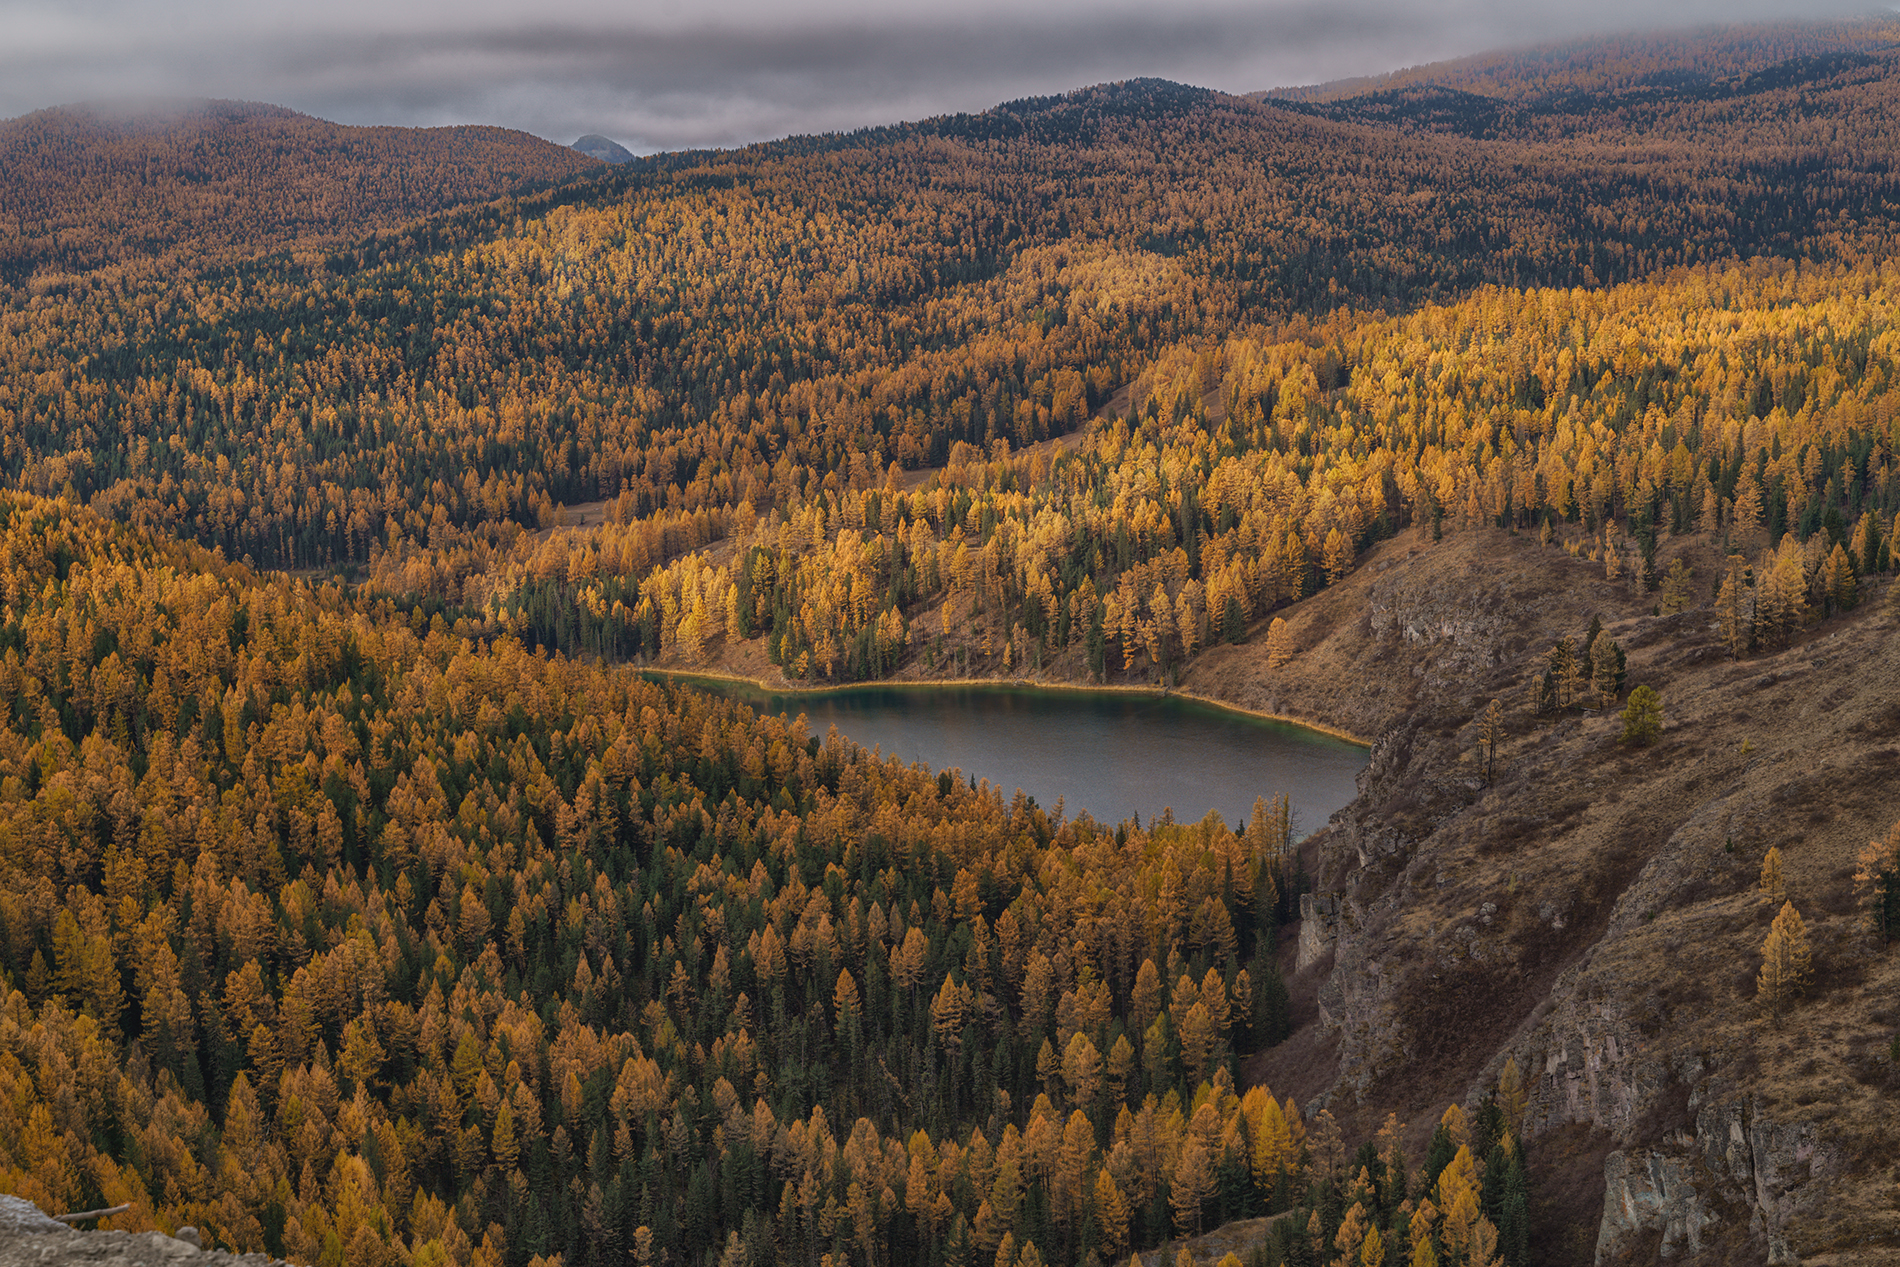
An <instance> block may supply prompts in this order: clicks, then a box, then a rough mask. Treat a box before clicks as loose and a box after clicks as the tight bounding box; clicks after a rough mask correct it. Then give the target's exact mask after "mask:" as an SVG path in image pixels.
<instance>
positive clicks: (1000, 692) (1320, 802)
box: [679, 679, 1366, 831]
mask: <svg viewBox="0 0 1900 1267" xmlns="http://www.w3.org/2000/svg"><path fill="white" fill-rule="evenodd" d="M679 680H680V681H682V682H684V683H685V684H687V685H691V686H694V687H697V688H700V689H703V690H708V691H712V692H714V693H716V694H719V695H724V696H726V697H728V698H732V699H737V700H740V701H743V702H744V703H746V704H749V705H751V706H752V707H753V708H754V709H757V710H758V711H760V712H763V713H786V714H789V715H791V716H794V717H795V716H797V715H798V714H799V713H804V714H805V716H806V718H807V720H808V724H809V726H810V729H811V733H812V734H814V735H823V734H824V733H825V731H826V730H827V729H828V728H830V727H832V726H836V727H837V728H838V730H839V732H840V733H842V734H844V735H846V736H847V737H849V738H851V739H853V740H855V741H856V742H858V743H860V744H862V745H863V746H865V747H867V748H870V747H876V748H878V749H880V750H881V751H882V752H883V754H884V755H885V756H887V757H889V756H896V757H899V758H901V759H902V760H904V761H905V762H907V763H908V762H916V761H921V762H923V763H924V764H925V765H927V766H929V767H930V768H931V769H933V770H936V769H943V768H945V767H952V766H954V767H957V768H959V769H961V770H962V771H963V772H964V773H965V774H966V775H973V776H975V777H977V778H979V779H988V780H989V781H990V782H991V783H993V784H997V785H1000V787H1001V788H1002V789H1003V793H1004V795H1005V796H1006V797H1007V796H1008V795H1009V794H1010V793H1011V792H1013V791H1014V790H1015V789H1016V788H1021V789H1022V790H1023V791H1024V792H1026V793H1027V794H1028V795H1030V796H1033V797H1035V798H1036V802H1037V803H1038V804H1039V805H1042V806H1044V807H1045V808H1050V809H1053V808H1054V806H1055V803H1056V799H1057V798H1058V797H1061V798H1062V799H1063V802H1064V805H1065V807H1066V809H1067V811H1068V813H1069V815H1070V816H1071V817H1074V816H1075V815H1076V814H1077V813H1079V812H1081V811H1082V810H1087V811H1088V812H1089V813H1090V814H1092V815H1093V816H1094V817H1095V818H1097V819H1098V820H1101V821H1103V822H1109V823H1114V822H1120V821H1121V820H1123V819H1125V818H1128V817H1130V816H1132V815H1136V814H1139V815H1140V816H1141V819H1142V821H1143V822H1147V821H1149V820H1150V819H1152V818H1153V817H1155V816H1156V815H1157V814H1159V813H1160V812H1161V810H1162V809H1163V808H1164V807H1167V808H1171V809H1172V810H1173V811H1174V816H1175V818H1176V819H1178V820H1180V821H1183V822H1191V821H1195V820H1198V819H1200V818H1201V817H1203V816H1204V815H1205V814H1206V813H1207V811H1208V810H1210V809H1212V810H1218V811H1220V815H1221V817H1222V818H1223V819H1225V820H1226V821H1227V822H1228V823H1229V824H1235V823H1238V822H1240V821H1241V820H1242V819H1244V818H1246V817H1247V815H1248V814H1249V813H1250V812H1251V810H1252V808H1253V802H1254V798H1255V797H1256V796H1267V797H1271V796H1272V795H1274V794H1275V793H1277V792H1286V793H1288V794H1289V795H1290V796H1291V797H1292V799H1293V807H1294V812H1295V813H1296V815H1297V816H1298V821H1299V824H1300V825H1301V826H1302V827H1303V828H1304V829H1305V830H1307V831H1311V830H1312V829H1314V828H1317V827H1319V826H1320V825H1322V824H1323V823H1325V821H1326V819H1327V818H1328V817H1329V816H1331V814H1332V813H1333V811H1334V810H1336V809H1338V808H1339V807H1340V806H1342V805H1344V804H1345V803H1346V802H1347V801H1350V800H1351V799H1352V798H1353V795H1354V794H1355V791H1356V789H1355V787H1354V782H1353V780H1354V776H1356V775H1357V774H1358V773H1359V771H1360V769H1361V768H1363V767H1364V765H1365V763H1366V750H1365V749H1364V748H1362V747H1360V746H1359V745H1357V744H1352V743H1347V742H1346V741H1344V740H1342V739H1335V738H1333V737H1331V736H1329V735H1322V734H1319V733H1318V732H1316V731H1311V730H1307V729H1305V728H1304V727H1301V726H1294V725H1290V724H1287V723H1285V722H1273V721H1266V720H1263V719H1260V718H1255V717H1248V716H1246V715H1244V714H1239V713H1232V712H1228V711H1226V710H1225V709H1219V708H1214V707H1211V706H1209V705H1206V704H1201V703H1197V702H1195V701H1193V700H1186V699H1182V698H1180V697H1179V696H1161V695H1143V694H1135V693H1131V692H1121V691H1050V690H1038V689H1036V688H1035V687H1023V686H928V687H926V686H917V687H911V686H862V687H849V688H846V689H843V690H838V691H827V692H823V693H816V694H792V695H776V694H770V693H767V692H764V691H760V690H758V689H757V688H755V687H748V686H742V685H734V684H729V683H723V682H709V681H704V680H700V679H679Z"/></svg>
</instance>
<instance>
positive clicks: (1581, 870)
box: [1190, 533, 1900, 1267]
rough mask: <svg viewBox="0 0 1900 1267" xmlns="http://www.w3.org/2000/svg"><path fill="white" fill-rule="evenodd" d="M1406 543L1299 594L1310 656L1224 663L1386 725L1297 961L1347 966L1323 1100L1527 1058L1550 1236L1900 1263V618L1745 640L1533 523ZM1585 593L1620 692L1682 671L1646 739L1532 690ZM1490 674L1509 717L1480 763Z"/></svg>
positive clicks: (1366, 1116) (1544, 1255)
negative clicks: (1730, 637) (1576, 553)
mask: <svg viewBox="0 0 1900 1267" xmlns="http://www.w3.org/2000/svg"><path fill="white" fill-rule="evenodd" d="M1682 548H1683V549H1685V550H1686V551H1688V552H1690V555H1691V562H1693V563H1694V564H1695V566H1696V567H1697V569H1698V574H1699V575H1708V574H1711V573H1712V572H1713V571H1714V566H1713V560H1712V559H1706V558H1703V557H1701V556H1698V555H1695V554H1694V553H1693V551H1694V549H1695V543H1694V542H1693V541H1689V542H1686V543H1683V545H1682ZM1670 550H1671V547H1670V546H1669V544H1667V543H1666V544H1665V546H1664V549H1663V553H1662V558H1663V559H1664V560H1665V561H1666V560H1667V559H1668V558H1669V557H1670ZM1380 555H1384V556H1385V557H1380ZM1380 555H1375V556H1374V557H1373V558H1372V559H1370V560H1369V561H1368V564H1367V566H1365V567H1363V568H1362V569H1361V570H1360V573H1359V574H1358V575H1356V576H1355V577H1354V578H1352V580H1351V581H1350V582H1348V583H1347V584H1346V585H1342V586H1340V587H1337V592H1336V591H1335V590H1328V591H1326V592H1325V593H1323V594H1322V595H1320V596H1318V597H1316V598H1315V599H1313V600H1310V601H1309V603H1307V604H1305V605H1303V607H1304V610H1298V611H1296V614H1295V615H1294V617H1293V618H1292V619H1291V620H1290V623H1291V624H1293V625H1294V627H1295V632H1296V643H1297V645H1299V646H1300V652H1299V655H1298V656H1297V657H1296V659H1295V662H1294V663H1293V664H1292V665H1290V666H1288V667H1287V668H1286V669H1284V670H1281V671H1279V672H1278V673H1274V672H1270V671H1269V670H1267V669H1266V668H1265V667H1264V665H1263V664H1261V663H1259V662H1258V661H1257V660H1246V659H1244V658H1238V657H1237V658H1236V660H1235V663H1234V664H1232V665H1231V666H1229V668H1228V672H1227V674H1226V679H1225V683H1226V685H1227V687H1228V691H1227V694H1228V695H1229V697H1234V696H1239V697H1240V699H1241V702H1249V701H1265V700H1271V701H1272V702H1274V703H1277V704H1279V705H1280V711H1287V712H1293V713H1295V714H1299V715H1308V716H1314V717H1316V718H1318V719H1320V720H1323V721H1327V722H1328V723H1329V724H1334V725H1341V726H1342V727H1344V728H1348V729H1353V730H1356V731H1358V732H1359V733H1362V734H1377V735H1378V736H1379V740H1378V742H1377V744H1376V745H1375V747H1374V749H1373V751H1372V754H1371V758H1370V761H1369V764H1368V767H1367V770H1366V772H1365V774H1364V776H1363V777H1362V782H1361V796H1360V797H1359V799H1358V800H1357V801H1355V802H1354V803H1353V804H1352V805H1351V806H1349V807H1348V808H1347V809H1345V810H1343V811H1341V813H1340V814H1339V815H1337V816H1335V818H1334V821H1333V822H1332V823H1331V824H1330V825H1329V827H1328V828H1327V829H1326V830H1325V831H1324V832H1322V833H1321V834H1320V835H1319V837H1318V838H1317V840H1316V841H1315V842H1314V845H1315V848H1316V850H1317V858H1316V864H1317V871H1318V874H1319V877H1320V883H1319V891H1318V892H1316V893H1314V894H1313V895H1311V896H1310V897H1308V898H1307V899H1306V900H1305V901H1304V902H1303V904H1302V912H1301V913H1302V916H1303V918H1302V920H1301V925H1300V929H1299V945H1298V962H1299V966H1300V968H1301V969H1302V970H1303V971H1325V969H1326V965H1327V964H1328V963H1330V965H1331V967H1330V971H1329V972H1326V975H1325V977H1324V980H1322V981H1320V982H1318V984H1317V1003H1318V1008H1317V1012H1318V1018H1319V1019H1318V1021H1317V1022H1316V1024H1317V1025H1318V1026H1320V1027H1321V1028H1322V1029H1323V1030H1324V1031H1325V1037H1326V1039H1327V1040H1328V1041H1326V1042H1325V1043H1323V1044H1314V1045H1312V1046H1311V1050H1315V1051H1320V1052H1324V1053H1326V1055H1327V1058H1329V1059H1332V1060H1335V1061H1336V1065H1335V1066H1334V1067H1333V1069H1332V1071H1331V1079H1332V1081H1331V1089H1330V1091H1329V1092H1327V1093H1326V1094H1325V1095H1323V1096H1322V1097H1321V1100H1322V1102H1323V1103H1325V1104H1327V1105H1328V1107H1330V1108H1331V1109H1332V1111H1333V1113H1334V1115H1335V1116H1336V1117H1339V1118H1340V1119H1341V1121H1342V1122H1345V1123H1348V1124H1349V1129H1353V1128H1354V1127H1357V1128H1358V1129H1369V1128H1370V1127H1371V1126H1372V1125H1374V1124H1376V1122H1377V1120H1378V1119H1380V1118H1381V1117H1382V1116H1383V1115H1384V1113H1385V1112H1387V1111H1396V1112H1398V1113H1399V1115H1400V1117H1401V1118H1402V1119H1405V1120H1409V1121H1411V1122H1413V1123H1414V1128H1413V1129H1414V1135H1415V1136H1417V1137H1419V1138H1422V1135H1423V1133H1424V1132H1428V1131H1429V1129H1430V1125H1431V1123H1432V1122H1433V1121H1435V1119H1436V1116H1437V1112H1438V1111H1439V1110H1440V1109H1442V1107H1443V1105H1444V1103H1445V1101H1446V1100H1448V1099H1458V1100H1462V1101H1464V1102H1466V1103H1468V1104H1476V1103H1477V1102H1479V1101H1480V1100H1481V1099H1482V1098H1483V1097H1484V1096H1485V1095H1486V1094H1489V1093H1490V1092H1491V1091H1492V1090H1493V1089H1494V1088H1495V1086H1496V1083H1497V1078H1498V1075H1499V1072H1500V1070H1501V1069H1502V1067H1503V1066H1504V1064H1505V1061H1506V1060H1507V1059H1511V1060H1515V1062H1516V1064H1517V1066H1518V1068H1519V1069H1520V1070H1521V1071H1522V1072H1523V1074H1524V1075H1525V1080H1526V1089H1527V1091H1528V1093H1529V1106H1528V1111H1527V1115H1526V1121H1525V1128H1524V1134H1525V1136H1526V1139H1527V1142H1528V1147H1529V1155H1530V1157H1531V1160H1532V1164H1533V1173H1534V1177H1535V1175H1536V1172H1537V1171H1538V1169H1539V1168H1540V1167H1541V1168H1543V1169H1544V1171H1545V1173H1546V1179H1547V1182H1546V1184H1545V1187H1544V1188H1543V1189H1542V1193H1543V1195H1542V1196H1541V1198H1540V1201H1541V1203H1542V1205H1543V1206H1544V1208H1543V1210H1542V1211H1541V1214H1540V1213H1539V1212H1536V1211H1534V1218H1539V1219H1541V1222H1539V1223H1538V1226H1537V1231H1536V1234H1537V1236H1538V1238H1539V1240H1538V1243H1539V1245H1540V1247H1541V1248H1540V1258H1541V1259H1542V1260H1543V1261H1548V1262H1575V1263H1584V1262H1594V1263H1595V1264H1598V1265H1600V1267H1608V1265H1609V1264H1614V1263H1625V1262H1653V1261H1661V1260H1669V1261H1683V1262H1687V1261H1695V1262H1722V1261H1732V1262H1737V1263H1741V1262H1753V1263H1759V1262H1762V1261H1769V1262H1776V1263H1793V1262H1798V1261H1804V1260H1813V1259H1816V1258H1817V1257H1821V1256H1825V1258H1826V1261H1828V1262H1870V1263H1871V1262H1893V1261H1897V1260H1900V1259H1897V1258H1896V1255H1900V1200H1896V1195H1897V1194H1900V1189H1896V1187H1895V1183H1894V1180H1895V1179H1896V1178H1900V1174H1895V1173H1892V1172H1890V1171H1889V1170H1888V1169H1887V1168H1888V1167H1891V1166H1892V1165H1893V1163H1892V1161H1891V1160H1890V1158H1889V1153H1890V1147H1889V1142H1890V1140H1891V1138H1892V1137H1893V1133H1894V1132H1895V1130H1896V1128H1900V1095H1897V1094H1896V1092H1900V1074H1896V1072H1895V1070H1894V1068H1893V1061H1892V1059H1891V1058H1890V1056H1889V1055H1888V1042H1889V1039H1890V1038H1891V1037H1892V1035H1893V1033H1894V1027H1895V1025H1896V1024H1900V1014H1897V1013H1896V1011H1895V1000H1896V999H1897V998H1900V952H1886V951H1883V950H1881V949H1880V948H1878V947H1875V946H1873V945H1871V944H1870V942H1869V941H1868V939H1867V938H1866V937H1865V936H1864V935H1863V934H1862V933H1861V932H1860V930H1859V927H1858V925H1857V923H1856V917H1855V906H1854V897H1853V892H1852V882H1851V876H1852V870H1853V866H1852V858H1853V856H1854V853H1855V852H1856V851H1857V850H1858V849H1859V848H1860V847H1861V846H1862V845H1864V844H1865V842H1866V841H1867V840H1868V839H1869V838H1870V837H1872V836H1874V835H1876V834H1880V833H1883V832H1884V831H1885V830H1886V828H1887V827H1888V826H1889V825H1890V824H1891V822H1892V821H1893V819H1894V817H1895V816H1896V815H1900V798H1896V797H1895V796H1894V794H1893V791H1892V789H1893V788H1894V787H1896V786H1900V636H1897V635H1896V633H1895V631H1894V628H1893V626H1892V625H1891V623H1889V622H1887V621H1886V620H1885V619H1884V618H1883V617H1881V616H1879V615H1877V614H1874V613H1860V614H1855V615H1852V616H1848V617H1845V618H1837V619H1835V620H1833V621H1830V622H1828V623H1827V624H1825V625H1821V626H1820V627H1819V628H1817V629H1816V630H1814V631H1812V632H1810V633H1809V634H1807V635H1806V636H1805V637H1804V638H1802V639H1800V640H1797V643H1796V645H1794V646H1792V647H1789V648H1787V649H1785V650H1782V651H1779V652H1777V653H1775V654H1772V655H1764V656H1761V657H1759V658H1756V659H1753V660H1749V661H1746V662H1743V663H1741V664H1734V663H1731V662H1730V661H1729V660H1728V659H1727V658H1726V657H1725V656H1724V655H1722V654H1721V651H1720V649H1719V648H1718V647H1717V646H1716V645H1715V643H1714V639H1713V637H1712V631H1711V629H1710V628H1709V625H1710V620H1709V617H1708V614H1707V613H1706V612H1695V611H1691V612H1689V613H1685V614H1684V615H1681V616H1676V617H1657V616H1654V615H1652V614H1651V612H1650V610H1649V608H1650V606H1651V604H1652V603H1653V601H1654V600H1653V598H1652V597H1650V596H1647V595H1643V596H1638V595H1634V594H1632V593H1631V592H1630V590H1629V589H1628V587H1627V585H1625V584H1615V585H1612V584H1609V583H1607V582H1605V580H1604V579H1603V577H1602V572H1601V570H1600V569H1597V568H1593V567H1591V566H1590V565H1589V564H1587V563H1585V562H1584V561H1582V560H1578V559H1574V558H1571V557H1570V556H1567V555H1564V554H1563V553H1561V552H1560V551H1555V550H1543V549H1540V548H1538V547H1537V546H1536V545H1535V544H1534V543H1531V542H1529V541H1526V540H1524V539H1522V538H1510V537H1507V536H1506V535H1505V534H1502V533H1483V534H1466V535H1464V536H1462V537H1460V538H1453V539H1447V540H1446V541H1445V542H1443V543H1441V544H1438V545H1432V544H1430V543H1426V542H1423V541H1406V540H1402V541H1400V542H1394V543H1388V544H1387V545H1386V546H1383V547H1381V551H1380ZM1592 615H1597V616H1600V617H1601V619H1602V620H1603V622H1604V624H1605V626H1606V627H1607V628H1608V629H1610V631H1611V633H1612V636H1613V637H1615V638H1616V639H1617V640H1618V642H1619V643H1620V644H1621V645H1622V646H1623V647H1624V649H1625V651H1626V652H1627V654H1628V657H1629V677H1628V680H1627V683H1626V685H1627V686H1634V685H1636V684H1638V683H1646V684H1649V685H1652V686H1654V687H1655V688H1656V689H1657V690H1658V691H1660V692H1661V693H1662V695H1663V698H1664V708H1665V731H1664V735H1663V738H1662V741H1661V742H1659V743H1658V744H1656V745H1655V746H1654V747H1651V748H1647V749H1640V750H1631V749H1629V748H1626V747H1624V746H1623V745H1621V744H1619V743H1618V742H1617V740H1618V734H1619V731H1620V726H1619V724H1618V722H1617V720H1616V718H1615V716H1614V714H1613V713H1609V712H1605V713H1602V714H1590V713H1583V712H1579V713H1574V714H1571V715H1569V716H1567V717H1565V718H1562V719H1552V718H1548V717H1537V716H1534V715H1533V714H1532V712H1531V711H1530V709H1529V707H1528V704H1529V694H1528V691H1527V689H1526V686H1527V682H1528V679H1529V678H1530V676H1531V675H1532V674H1533V673H1534V672H1535V670H1536V669H1537V668H1539V667H1541V660H1542V655H1543V653H1544V651H1545V650H1546V649H1548V647H1549V646H1550V645H1551V644H1552V643H1553V642H1554V641H1555V640H1556V638H1558V637H1561V636H1566V635H1567V636H1569V637H1571V638H1572V639H1574V640H1576V641H1578V642H1581V641H1582V639H1583V635H1584V632H1585V628H1586V626H1587V625H1588V623H1589V621H1590V618H1591V616H1592ZM1239 650H1241V651H1246V650H1250V649H1248V648H1242V649H1239ZM1842 666H1851V669H1846V670H1845V671H1844V670H1843V667H1842ZM1190 685H1191V683H1190ZM1491 698H1498V699H1499V700H1500V701H1501V702H1502V704H1503V705H1504V707H1505V709H1506V713H1507V723H1506V735H1505V737H1504V739H1503V741H1502V742H1501V743H1500V745H1499V749H1498V754H1497V760H1496V768H1495V772H1494V777H1493V779H1492V780H1491V781H1490V782H1489V783H1487V782H1486V781H1485V780H1484V779H1483V778H1482V769H1481V764H1480V762H1479V760H1478V747H1479V745H1478V733H1477V726H1476V724H1475V719H1476V718H1477V716H1478V715H1479V714H1480V713H1481V712H1482V711H1483V708H1484V706H1485V704H1486V703H1487V702H1488V701H1489V700H1490V699H1491ZM1254 706H1260V704H1259V703H1255V704H1254ZM1770 845H1776V846H1778V847H1779V848H1780V850H1781V852H1782V855H1783V858H1784V870H1785V883H1784V887H1783V889H1782V890H1781V891H1779V892H1776V893H1773V894H1768V893H1763V892H1762V891H1760V887H1759V881H1758V876H1759V869H1760V865H1761V858H1762V855H1763V853H1764V852H1765V851H1766V849H1767V848H1768V847H1769V846H1770ZM1782 901H1792V902H1794V903H1795V905H1796V906H1797V908H1798V910H1799V911H1800V912H1801V914H1802V916H1803V918H1804V919H1806V920H1807V921H1808V924H1809V927H1810V929H1811V931H1812V936H1813V940H1814V946H1815V956H1816V960H1815V962H1816V979H1815V982H1814V988H1813V990H1812V991H1811V992H1810V994H1809V997H1808V998H1807V999H1806V1000H1804V1001H1802V1002H1801V1003H1799V1004H1798V1005H1797V1006H1796V1007H1795V1008H1794V1009H1792V1010H1791V1011H1790V1012H1789V1014H1788V1015H1786V1016H1785V1017H1783V1018H1782V1019H1781V1020H1780V1022H1779V1023H1776V1022H1775V1021H1773V1020H1771V1019H1770V1018H1768V1017H1767V1016H1765V1015H1764V1014H1763V1012H1762V1011H1761V1009H1760V1008H1759V1006H1758V1005H1757V1000H1756V997H1755V985H1754V974H1755V970H1756V969H1757V968H1758V967H1759V965H1760V962H1761V960H1760V951H1759V948H1760V944H1761V941H1762V939H1763V937H1764V935H1765V934H1766V931H1767V925H1768V922H1769V920H1770V919H1771V918H1772V916H1773V914H1774V912H1775V910H1777V909H1778V908H1779V906H1780V904H1781V902H1782Z"/></svg>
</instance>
